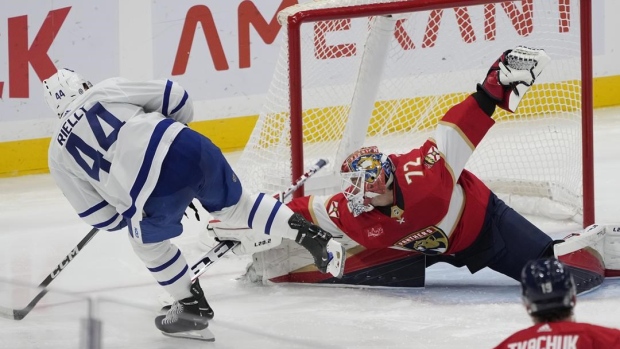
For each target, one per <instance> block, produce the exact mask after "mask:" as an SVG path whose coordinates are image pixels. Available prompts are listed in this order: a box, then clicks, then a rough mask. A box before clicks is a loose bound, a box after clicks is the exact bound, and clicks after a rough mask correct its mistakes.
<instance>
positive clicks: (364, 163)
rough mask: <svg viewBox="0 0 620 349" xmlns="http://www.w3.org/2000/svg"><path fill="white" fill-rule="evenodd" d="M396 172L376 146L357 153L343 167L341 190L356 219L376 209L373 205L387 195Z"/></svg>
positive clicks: (350, 156)
mask: <svg viewBox="0 0 620 349" xmlns="http://www.w3.org/2000/svg"><path fill="white" fill-rule="evenodd" d="M392 172H393V169H392V162H391V161H390V160H389V159H388V157H387V155H385V154H383V153H381V152H380V151H379V149H378V148H377V147H375V146H372V147H364V148H361V149H359V150H357V151H356V152H354V153H353V154H351V155H349V157H348V158H347V159H346V160H345V161H344V162H343V163H342V166H341V168H340V178H341V188H340V189H341V190H342V193H343V194H344V196H345V198H346V199H347V202H348V206H349V209H350V210H351V212H352V213H353V215H354V216H359V215H360V214H362V213H364V212H369V211H372V209H374V206H372V205H371V203H370V202H371V200H372V198H373V197H376V196H378V195H381V194H384V193H385V192H386V191H387V188H388V187H389V186H390V184H391V183H392V181H393V178H394V176H393V173H392Z"/></svg>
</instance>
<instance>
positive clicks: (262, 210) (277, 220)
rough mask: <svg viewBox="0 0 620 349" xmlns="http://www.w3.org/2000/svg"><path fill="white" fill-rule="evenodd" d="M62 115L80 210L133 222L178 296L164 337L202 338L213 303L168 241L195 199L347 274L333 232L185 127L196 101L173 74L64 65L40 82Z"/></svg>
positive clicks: (86, 216) (147, 258) (62, 138)
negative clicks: (93, 76)
mask: <svg viewBox="0 0 620 349" xmlns="http://www.w3.org/2000/svg"><path fill="white" fill-rule="evenodd" d="M43 85H44V96H45V100H46V102H47V104H48V105H49V106H50V108H51V109H52V110H53V111H54V112H55V113H56V115H57V116H58V117H59V118H60V122H59V125H58V128H57V130H56V132H55V133H54V135H53V137H52V141H51V144H50V147H49V168H50V172H51V174H52V176H53V178H54V180H55V181H56V183H57V185H58V186H59V187H60V189H61V190H62V192H63V194H64V195H65V196H66V197H67V199H68V200H69V202H70V203H71V205H72V206H73V208H74V209H75V210H76V212H77V213H78V215H79V216H80V217H81V218H82V219H83V220H84V221H85V222H87V223H88V224H89V225H91V226H94V227H96V228H99V229H103V230H108V231H114V230H118V229H122V228H124V227H126V226H127V227H128V230H129V237H130V241H131V245H132V246H133V249H134V251H135V252H136V254H137V255H138V257H139V258H140V259H141V260H142V261H143V262H144V264H145V265H146V267H147V268H148V270H149V271H150V272H151V273H152V275H153V277H154V278H155V280H157V282H158V283H159V284H160V285H161V286H163V287H164V289H165V290H166V291H167V292H168V293H169V294H170V295H171V296H172V297H173V298H174V299H175V300H176V302H175V303H174V304H173V306H172V308H171V309H170V310H169V311H168V313H167V314H166V315H161V316H158V317H157V318H156V319H155V324H156V326H157V328H159V329H160V330H161V331H162V332H163V333H164V334H167V335H173V336H190V337H195V338H198V339H206V340H212V337H211V338H210V337H206V334H207V333H208V329H207V326H208V320H209V319H211V318H213V315H214V314H213V310H212V309H211V307H210V306H209V304H208V303H207V301H206V299H205V296H204V293H203V291H202V289H201V287H200V284H199V283H198V280H196V281H195V282H194V283H192V282H191V277H192V271H191V270H190V268H189V267H188V264H187V262H186V260H185V258H184V257H183V255H182V253H181V251H180V250H179V249H178V248H177V247H176V246H175V245H174V244H172V243H170V241H169V240H170V239H171V238H173V237H176V236H178V235H180V234H181V233H182V230H183V227H182V224H181V219H182V217H183V214H184V212H185V210H186V208H187V207H188V205H189V204H190V203H191V202H192V200H193V199H194V198H195V199H197V200H198V201H199V202H200V203H201V204H202V206H203V207H204V208H205V209H206V210H207V211H208V212H209V213H211V214H212V215H213V216H214V217H215V218H216V219H219V220H220V221H222V222H226V223H229V224H231V225H236V226H247V227H251V228H253V229H254V230H258V231H263V232H265V233H266V234H270V235H273V236H277V237H284V238H289V239H293V240H295V241H297V242H298V243H299V244H300V245H302V246H304V247H305V248H306V249H308V251H310V253H311V254H312V255H313V256H314V259H315V262H316V264H317V267H318V269H319V270H321V271H322V272H324V273H325V272H327V271H329V272H330V273H332V274H333V275H334V276H336V277H341V276H342V271H343V268H344V258H345V254H344V249H343V248H342V246H341V245H340V244H339V243H338V242H336V241H334V240H333V239H332V236H331V234H330V233H328V232H326V231H324V230H322V229H321V228H319V227H318V226H316V225H313V224H311V223H309V222H308V221H307V220H305V219H304V218H303V217H302V216H301V215H299V214H294V213H293V211H291V209H289V208H288V207H287V206H286V205H282V204H281V203H280V202H279V201H277V200H275V199H274V198H273V197H271V196H270V195H263V194H258V195H250V194H249V193H246V192H244V191H243V189H242V186H241V183H240V182H239V179H238V178H237V176H236V175H235V173H234V172H233V170H232V169H231V167H230V165H229V164H228V162H227V161H226V159H225V158H224V156H223V155H222V153H221V151H220V149H219V148H217V147H216V146H215V145H214V144H213V143H211V141H210V140H209V139H208V138H206V137H204V136H202V135H200V134H199V133H197V132H195V131H193V130H191V129H190V128H188V127H187V124H188V123H189V122H190V121H192V118H193V106H192V100H191V99H190V98H189V96H188V93H187V92H186V91H185V90H184V89H183V88H182V87H181V86H179V84H177V83H175V82H173V81H171V80H154V81H146V82H131V81H128V80H126V79H123V78H111V79H107V80H104V81H102V82H100V83H98V84H96V85H94V86H93V85H92V84H91V83H90V82H89V81H87V80H86V79H84V78H83V77H82V76H80V75H79V74H76V73H75V72H73V71H71V70H68V69H61V70H59V71H58V72H57V73H56V74H54V75H53V76H51V77H50V78H48V79H46V80H44V81H43Z"/></svg>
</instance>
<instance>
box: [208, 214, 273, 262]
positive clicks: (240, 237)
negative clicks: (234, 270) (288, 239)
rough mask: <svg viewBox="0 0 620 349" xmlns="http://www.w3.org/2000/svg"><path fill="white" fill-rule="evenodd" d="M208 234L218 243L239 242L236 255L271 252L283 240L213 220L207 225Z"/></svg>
mask: <svg viewBox="0 0 620 349" xmlns="http://www.w3.org/2000/svg"><path fill="white" fill-rule="evenodd" d="M207 234H208V235H209V236H211V237H212V238H214V239H215V240H217V241H226V240H231V241H239V243H240V244H239V245H237V246H236V247H234V248H233V250H232V252H233V253H234V254H236V255H246V254H252V253H256V252H261V251H265V250H269V249H271V248H273V247H276V246H278V245H280V243H281V242H282V238H281V237H278V236H269V235H265V234H263V233H262V232H259V231H256V230H253V229H250V228H234V227H230V226H228V225H226V224H225V223H222V222H220V221H218V220H211V221H210V222H209V224H208V225H207Z"/></svg>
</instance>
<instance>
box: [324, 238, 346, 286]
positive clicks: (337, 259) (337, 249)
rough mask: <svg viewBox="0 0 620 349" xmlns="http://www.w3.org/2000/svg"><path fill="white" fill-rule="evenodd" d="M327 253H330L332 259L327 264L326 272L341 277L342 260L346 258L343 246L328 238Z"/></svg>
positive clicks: (342, 271)
mask: <svg viewBox="0 0 620 349" xmlns="http://www.w3.org/2000/svg"><path fill="white" fill-rule="evenodd" d="M327 253H329V254H331V255H332V260H331V261H329V264H327V272H328V273H330V274H332V275H333V276H334V277H336V278H338V279H341V278H342V275H343V274H344V262H345V259H346V253H345V249H344V246H342V245H341V244H340V243H339V242H336V241H334V240H333V239H330V240H329V241H328V242H327Z"/></svg>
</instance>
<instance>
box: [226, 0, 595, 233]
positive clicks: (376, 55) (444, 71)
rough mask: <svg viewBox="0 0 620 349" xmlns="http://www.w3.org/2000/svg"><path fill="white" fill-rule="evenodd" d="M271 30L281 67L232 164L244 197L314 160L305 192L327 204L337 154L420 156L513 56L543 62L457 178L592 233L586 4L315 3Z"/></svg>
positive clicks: (278, 183) (295, 9) (571, 0)
mask: <svg viewBox="0 0 620 349" xmlns="http://www.w3.org/2000/svg"><path fill="white" fill-rule="evenodd" d="M278 19H279V21H280V24H281V25H282V31H281V34H282V39H283V44H282V48H281V51H280V58H279V61H278V64H277V66H276V72H275V74H274V78H273V81H272V85H271V88H270V91H269V93H268V98H267V102H266V104H265V108H264V110H263V112H261V114H260V116H259V119H258V121H257V125H256V128H255V129H254V132H253V134H252V136H251V138H250V141H249V142H248V144H247V146H246V148H245V150H244V152H243V154H242V156H241V158H240V160H239V162H238V166H237V171H238V172H239V176H240V177H241V179H242V181H243V182H244V185H246V187H247V188H248V189H249V190H254V191H256V190H260V191H267V192H271V191H273V190H279V188H282V187H286V185H287V182H290V180H291V179H292V178H297V177H298V176H299V175H301V173H303V171H304V168H305V167H306V166H307V164H309V163H312V162H313V161H315V160H316V159H317V158H319V157H323V158H327V159H329V160H330V162H331V164H330V168H329V171H327V172H330V174H329V175H325V176H322V177H320V176H319V180H318V181H317V180H315V181H314V182H309V183H308V184H307V185H306V189H307V190H306V191H307V192H311V193H326V194H329V193H334V192H335V191H337V190H338V187H337V186H338V183H337V172H338V168H339V165H340V162H341V161H342V159H343V157H344V156H346V154H348V153H350V152H351V151H352V150H354V149H356V148H358V147H359V146H362V145H371V144H372V145H379V146H380V149H382V150H383V151H384V152H387V153H398V152H404V151H408V150H410V149H411V148H414V147H417V146H419V145H421V144H422V142H423V140H424V139H426V137H429V136H432V129H433V125H435V124H436V121H437V120H438V118H439V117H440V116H441V115H443V113H445V111H446V110H447V108H449V107H450V106H451V105H454V104H455V103H457V102H458V101H459V100H462V99H463V98H464V96H466V95H467V94H468V93H471V92H473V91H474V89H475V83H476V82H477V81H479V80H480V79H482V78H483V76H484V73H485V72H486V70H487V69H488V67H489V66H490V64H491V63H492V62H493V61H494V60H495V59H496V58H497V56H499V54H500V53H501V52H502V51H504V50H505V49H509V48H512V47H515V46H516V45H525V46H532V47H537V48H543V49H545V50H547V52H548V53H549V54H550V56H551V57H552V63H551V64H550V67H549V68H547V69H545V71H544V72H543V74H542V75H541V77H540V78H539V81H538V82H537V84H536V85H535V86H534V87H533V88H532V89H531V91H530V92H529V93H528V95H527V96H526V98H525V99H524V101H523V102H522V105H521V107H520V109H519V111H518V113H515V114H514V115H508V114H507V113H505V112H503V111H500V112H496V115H495V117H494V118H495V119H496V120H497V121H498V123H497V125H496V126H494V128H493V129H492V130H491V132H489V135H488V137H487V139H485V140H484V141H483V143H481V145H480V147H479V148H478V149H477V150H476V152H475V154H474V156H473V157H472V159H471V160H470V162H469V163H468V165H467V168H468V169H469V170H471V171H472V172H474V173H475V174H476V175H478V176H479V177H480V178H482V179H483V180H484V181H485V183H487V184H488V185H489V187H491V189H492V190H494V191H495V192H497V193H505V194H506V195H507V196H505V197H504V198H505V200H506V198H507V200H508V201H509V202H508V203H509V204H511V205H513V206H514V205H519V204H518V203H519V202H520V203H521V204H523V205H524V208H525V211H528V209H530V210H532V209H533V212H526V213H532V214H539V213H542V211H546V210H547V209H549V210H550V211H551V212H550V213H548V214H547V213H543V215H549V216H551V217H552V218H558V219H565V218H570V219H573V220H576V221H580V222H581V223H583V225H589V224H591V223H593V222H594V184H593V147H592V133H593V132H592V113H593V110H592V109H593V103H592V43H591V0H580V1H575V0H559V1H551V0H520V1H519V0H517V1H493V0H472V1H450V0H416V1H398V0H396V1H394V0H392V1H387V0H383V1H382V0H370V1H369V0H319V1H312V2H305V3H301V4H298V5H295V6H292V7H289V8H287V9H285V10H283V11H281V12H280V13H279V14H278ZM303 193H304V192H303V189H302V190H300V191H298V192H297V193H296V196H299V195H303ZM539 197H540V198H543V199H544V200H545V201H543V203H542V204H540V203H538V202H537V203H533V201H531V200H530V198H539ZM513 200H514V202H513ZM556 204H559V205H560V206H562V207H561V208H559V212H557V211H556V210H558V207H557V205H556Z"/></svg>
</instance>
